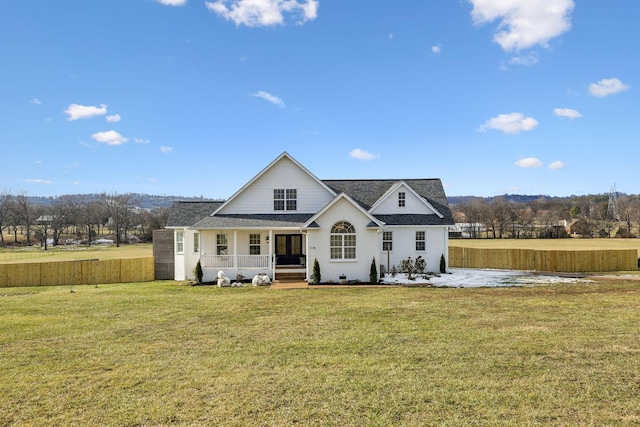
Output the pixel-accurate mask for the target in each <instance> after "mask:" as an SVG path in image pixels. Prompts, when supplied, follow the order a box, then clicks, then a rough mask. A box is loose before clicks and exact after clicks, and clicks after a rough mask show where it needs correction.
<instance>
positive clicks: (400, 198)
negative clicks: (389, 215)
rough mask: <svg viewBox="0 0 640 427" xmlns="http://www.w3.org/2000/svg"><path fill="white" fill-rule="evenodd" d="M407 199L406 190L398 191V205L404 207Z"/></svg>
mask: <svg viewBox="0 0 640 427" xmlns="http://www.w3.org/2000/svg"><path fill="white" fill-rule="evenodd" d="M406 201H407V194H406V193H405V192H404V191H401V192H399V193H398V207H400V208H404V206H405V204H406Z"/></svg>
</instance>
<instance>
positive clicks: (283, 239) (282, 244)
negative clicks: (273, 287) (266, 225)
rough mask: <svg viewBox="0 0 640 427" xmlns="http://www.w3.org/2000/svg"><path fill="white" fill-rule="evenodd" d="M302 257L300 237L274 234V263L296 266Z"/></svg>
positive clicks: (297, 235) (298, 235)
mask: <svg viewBox="0 0 640 427" xmlns="http://www.w3.org/2000/svg"><path fill="white" fill-rule="evenodd" d="M301 255H302V235H300V234H276V263H277V264H278V265H298V264H300V256H301Z"/></svg>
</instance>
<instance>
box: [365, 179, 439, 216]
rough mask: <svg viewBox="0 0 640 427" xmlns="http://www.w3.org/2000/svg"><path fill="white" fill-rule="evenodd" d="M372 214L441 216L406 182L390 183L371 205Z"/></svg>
mask: <svg viewBox="0 0 640 427" xmlns="http://www.w3.org/2000/svg"><path fill="white" fill-rule="evenodd" d="M370 212H371V213H372V214H373V215H396V214H421V215H437V216H442V214H441V213H440V212H438V211H437V210H436V209H435V208H434V207H433V206H432V205H431V204H430V203H429V202H428V201H427V200H426V199H425V198H423V197H421V196H420V195H419V194H418V193H416V192H415V191H414V190H413V189H412V188H411V187H410V186H409V185H407V183H405V182H404V181H399V182H397V183H395V184H394V185H392V186H391V187H390V188H389V189H388V190H387V191H386V192H385V193H384V194H383V195H382V197H380V198H379V199H378V200H377V201H376V203H374V205H373V206H372V207H371V209H370Z"/></svg>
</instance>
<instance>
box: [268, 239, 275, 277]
mask: <svg viewBox="0 0 640 427" xmlns="http://www.w3.org/2000/svg"><path fill="white" fill-rule="evenodd" d="M268 240H269V265H270V266H271V278H272V279H273V280H275V279H276V263H275V262H273V245H274V244H275V242H274V241H273V230H269V237H268Z"/></svg>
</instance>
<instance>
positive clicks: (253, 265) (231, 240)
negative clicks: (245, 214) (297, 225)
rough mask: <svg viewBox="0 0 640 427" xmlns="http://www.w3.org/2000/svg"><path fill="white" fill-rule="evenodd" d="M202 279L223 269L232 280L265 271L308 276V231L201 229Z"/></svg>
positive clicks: (281, 276)
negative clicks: (306, 232)
mask: <svg viewBox="0 0 640 427" xmlns="http://www.w3.org/2000/svg"><path fill="white" fill-rule="evenodd" d="M200 235H201V241H202V250H201V251H200V257H199V260H200V265H201V267H202V270H203V275H204V277H203V280H205V281H214V280H215V279H216V277H217V274H218V271H220V270H223V271H224V272H225V274H226V276H227V277H229V278H230V279H231V280H237V279H239V278H240V276H241V277H243V278H244V279H251V278H252V277H253V276H255V275H256V274H266V275H267V276H269V278H270V279H271V280H288V279H293V280H305V279H306V278H307V274H306V272H307V265H306V264H307V260H306V253H307V250H306V244H307V243H306V242H307V239H306V235H305V234H304V233H302V232H301V231H300V229H295V230H292V229H279V230H274V229H268V230H265V229H233V230H229V229H219V230H201V231H200Z"/></svg>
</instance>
